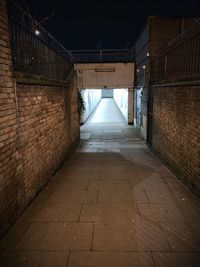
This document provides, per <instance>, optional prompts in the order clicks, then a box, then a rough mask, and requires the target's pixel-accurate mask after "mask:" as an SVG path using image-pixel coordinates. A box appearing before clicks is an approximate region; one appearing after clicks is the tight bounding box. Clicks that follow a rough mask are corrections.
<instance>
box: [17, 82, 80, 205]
mask: <svg viewBox="0 0 200 267" xmlns="http://www.w3.org/2000/svg"><path fill="white" fill-rule="evenodd" d="M76 101H77V96H76V90H75V86H74V84H73V81H72V82H71V83H69V84H68V85H65V86H64V87H59V86H52V85H51V86H50V85H37V84H35V85H31V84H26V83H21V82H20V83H17V103H18V152H19V154H20V155H21V159H22V168H23V177H24V178H23V183H24V188H25V194H26V197H25V199H26V201H30V199H32V198H33V197H34V196H35V193H36V192H37V191H38V190H39V189H41V188H42V186H43V185H44V184H45V183H46V182H47V179H48V178H49V177H51V176H52V175H53V173H54V172H55V170H56V169H57V168H58V167H59V166H60V164H61V163H62V162H63V160H64V158H65V157H66V156H67V155H68V154H70V152H71V150H72V149H73V146H74V144H75V143H77V142H78V141H79V124H78V113H77V102H76Z"/></svg>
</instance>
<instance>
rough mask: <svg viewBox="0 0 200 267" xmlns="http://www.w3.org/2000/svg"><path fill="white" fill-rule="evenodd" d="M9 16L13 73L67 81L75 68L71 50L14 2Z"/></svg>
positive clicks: (10, 7) (11, 3) (10, 1)
mask: <svg viewBox="0 0 200 267" xmlns="http://www.w3.org/2000/svg"><path fill="white" fill-rule="evenodd" d="M8 17H9V28H10V37H11V49H12V59H13V68H14V71H17V72H22V73H28V74H34V75H40V76H42V77H46V78H48V79H53V80H65V79H66V77H67V76H68V73H69V72H70V70H71V69H72V64H71V63H70V53H69V52H68V50H66V49H65V48H64V47H63V46H62V45H61V44H60V43H59V42H58V41H57V40H56V39H55V38H54V37H53V36H52V35H51V34H50V33H48V32H47V31H46V30H45V29H44V28H43V27H42V26H41V25H40V24H39V23H38V22H37V21H36V20H35V19H34V18H33V17H32V16H31V15H30V13H29V12H28V11H27V10H26V9H24V8H22V7H21V6H19V5H18V4H16V3H15V2H14V1H12V0H8Z"/></svg>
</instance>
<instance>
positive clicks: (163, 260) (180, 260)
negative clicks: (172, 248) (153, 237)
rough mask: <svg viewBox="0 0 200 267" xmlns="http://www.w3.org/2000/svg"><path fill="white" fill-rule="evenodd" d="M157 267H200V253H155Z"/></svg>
mask: <svg viewBox="0 0 200 267" xmlns="http://www.w3.org/2000/svg"><path fill="white" fill-rule="evenodd" d="M153 258H154V260H155V263H156V266H157V267H171V266H177V267H199V266H200V253H194V252H153Z"/></svg>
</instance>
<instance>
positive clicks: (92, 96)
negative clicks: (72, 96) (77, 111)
mask: <svg viewBox="0 0 200 267" xmlns="http://www.w3.org/2000/svg"><path fill="white" fill-rule="evenodd" d="M81 94H82V96H83V100H84V102H85V112H84V115H83V117H82V119H81V121H82V122H85V121H86V120H87V118H88V117H89V116H90V114H91V113H92V112H93V110H94V109H95V108H96V107H97V105H98V104H99V101H100V100H101V96H102V90H100V89H84V90H81Z"/></svg>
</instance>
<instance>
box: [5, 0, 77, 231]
mask: <svg viewBox="0 0 200 267" xmlns="http://www.w3.org/2000/svg"><path fill="white" fill-rule="evenodd" d="M7 21H8V20H7V12H6V5H5V1H3V0H0V236H1V235H2V234H3V233H4V232H5V231H6V229H8V227H9V226H10V225H11V224H12V223H13V222H14V221H15V220H16V219H17V217H18V216H19V215H20V214H21V212H22V211H23V210H24V208H25V207H26V206H27V204H28V203H29V202H30V201H31V200H32V199H33V198H34V196H35V195H36V194H37V192H38V191H40V190H41V188H42V187H43V186H44V184H45V183H46V182H47V181H48V180H49V179H50V178H51V176H52V175H53V174H54V172H55V171H56V170H57V169H58V168H59V166H60V164H62V162H63V160H64V159H65V157H67V156H68V155H70V153H71V152H72V151H73V149H74V148H75V147H76V145H77V143H78V142H79V119H78V112H77V89H76V78H75V77H74V76H73V74H72V75H71V78H70V79H69V81H68V82H66V83H63V82H61V83H59V82H57V83H52V82H50V81H49V82H48V81H46V82H41V81H40V82H39V81H37V80H35V81H33V80H31V81H30V80H27V79H26V80H25V79H23V76H22V77H20V80H19V79H15V78H13V77H14V74H13V71H12V60H11V50H10V41H9V29H8V22H7Z"/></svg>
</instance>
